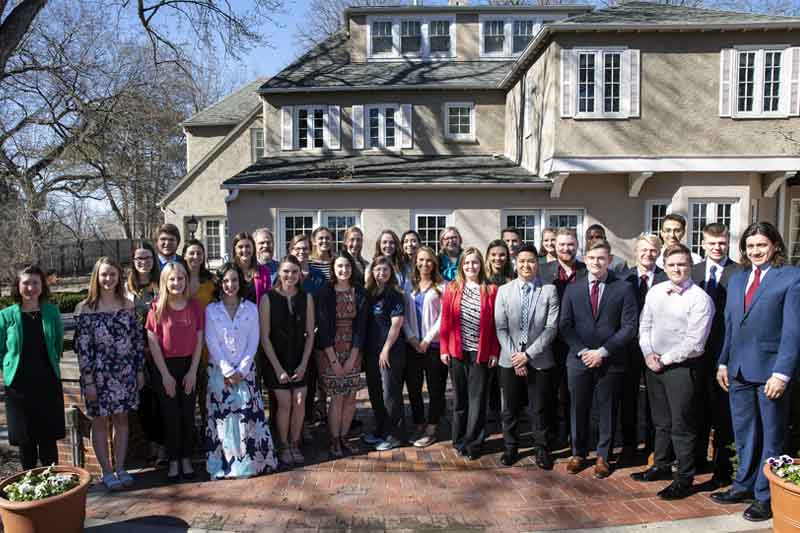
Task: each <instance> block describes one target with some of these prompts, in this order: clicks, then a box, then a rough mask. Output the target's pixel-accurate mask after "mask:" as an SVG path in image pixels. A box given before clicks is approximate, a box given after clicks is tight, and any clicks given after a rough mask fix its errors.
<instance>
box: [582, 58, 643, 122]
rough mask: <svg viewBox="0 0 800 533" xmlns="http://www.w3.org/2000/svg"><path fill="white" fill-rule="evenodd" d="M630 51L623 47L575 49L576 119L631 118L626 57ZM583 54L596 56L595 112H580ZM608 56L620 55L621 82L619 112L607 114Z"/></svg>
mask: <svg viewBox="0 0 800 533" xmlns="http://www.w3.org/2000/svg"><path fill="white" fill-rule="evenodd" d="M627 51H628V48H627V47H623V46H604V47H595V48H575V49H574V52H575V71H574V73H573V75H574V77H575V84H574V91H575V94H574V95H573V98H574V102H575V113H574V114H573V118H575V119H598V118H611V119H626V118H628V116H629V113H628V110H627V109H626V98H627V97H626V95H627V94H628V93H629V92H630V83H631V82H630V73H629V69H627V70H628V72H627V74H628V75H627V76H626V68H625V62H626V61H627V59H626V57H625V55H626V52H627ZM582 54H594V86H595V87H594V111H592V112H585V111H581V110H580V56H581V55H582ZM606 54H619V55H620V59H619V61H620V76H619V77H620V81H619V111H616V112H611V111H609V112H606V111H605V110H604V103H605V102H604V96H605V56H606Z"/></svg>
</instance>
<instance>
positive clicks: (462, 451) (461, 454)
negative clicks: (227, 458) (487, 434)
mask: <svg viewBox="0 0 800 533" xmlns="http://www.w3.org/2000/svg"><path fill="white" fill-rule="evenodd" d="M453 449H454V450H455V451H456V455H458V456H459V457H466V456H467V450H465V449H464V448H458V447H455V446H454V447H453Z"/></svg>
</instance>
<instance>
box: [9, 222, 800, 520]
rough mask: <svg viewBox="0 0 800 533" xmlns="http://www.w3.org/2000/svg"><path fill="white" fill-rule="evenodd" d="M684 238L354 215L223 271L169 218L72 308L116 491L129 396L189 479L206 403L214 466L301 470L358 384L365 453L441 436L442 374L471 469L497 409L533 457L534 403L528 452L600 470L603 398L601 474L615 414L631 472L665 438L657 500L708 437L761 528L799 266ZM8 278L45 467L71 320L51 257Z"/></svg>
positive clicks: (239, 257) (541, 461)
mask: <svg viewBox="0 0 800 533" xmlns="http://www.w3.org/2000/svg"><path fill="white" fill-rule="evenodd" d="M685 230H686V222H685V220H684V219H683V217H681V216H679V215H674V214H671V215H667V217H666V218H665V219H664V221H663V223H662V226H661V229H660V235H651V234H642V235H641V236H639V237H638V238H637V239H636V242H635V244H634V257H635V261H636V264H635V265H634V266H632V267H630V268H628V265H627V264H626V263H625V261H624V260H623V259H622V258H621V257H619V256H615V255H613V254H612V253H611V247H610V245H609V243H608V241H607V240H606V235H605V230H604V229H603V228H602V227H601V226H599V225H593V226H591V227H589V228H588V230H587V232H586V235H585V247H584V248H585V249H584V254H583V256H582V257H581V258H580V259H579V258H578V257H577V251H578V239H577V236H576V234H575V232H574V231H573V230H570V229H558V230H553V229H547V230H545V231H544V232H543V234H542V237H541V241H542V246H541V249H539V250H537V249H536V248H534V247H533V246H532V245H529V244H524V243H523V239H522V235H521V234H520V232H519V231H518V230H516V229H514V228H506V229H504V230H503V231H502V234H501V238H500V239H497V240H494V241H492V242H491V243H489V245H488V247H487V248H486V250H485V253H483V252H482V251H481V250H479V249H478V248H475V247H464V246H463V243H462V238H461V235H460V233H459V231H458V229H457V228H455V227H448V228H446V229H445V230H443V231H442V233H441V236H440V240H439V253H437V252H436V251H435V250H434V249H432V248H430V247H428V246H423V245H421V239H420V236H419V235H418V234H417V233H416V232H414V231H407V232H405V233H404V234H403V235H402V236H399V237H398V235H397V234H396V233H395V232H393V231H391V230H384V231H382V232H381V233H380V235H379V237H378V239H377V241H376V242H375V250H374V254H373V256H372V257H371V258H370V259H369V260H367V259H365V258H364V257H363V244H364V236H363V233H362V231H361V230H360V229H359V228H357V227H351V228H349V229H348V230H347V231H346V233H345V235H344V242H343V246H342V249H341V250H338V251H337V250H335V249H334V248H335V247H334V235H333V233H332V232H331V231H330V230H329V229H327V228H325V227H319V228H316V229H315V230H314V231H313V232H312V233H311V235H305V234H299V235H297V236H295V237H294V238H293V239H292V240H291V241H290V242H289V243H288V246H287V248H288V250H287V251H288V253H287V255H286V256H285V257H283V258H281V259H280V260H277V259H275V258H274V257H273V253H274V239H273V235H272V233H271V232H270V231H269V230H268V229H266V228H261V229H258V230H255V231H254V232H253V233H252V235H251V234H249V233H240V234H237V235H236V236H234V238H233V247H232V260H231V261H230V262H226V263H225V264H224V265H223V266H222V267H221V268H219V269H218V271H217V272H216V273H215V274H212V273H211V272H209V270H208V269H207V266H206V255H205V249H204V247H203V244H202V242H200V241H198V240H195V239H191V240H189V241H188V242H186V243H185V244H184V245H183V248H182V253H181V254H180V255H178V254H177V250H178V246H179V245H180V240H181V239H180V233H179V231H178V228H177V227H175V226H173V225H169V224H165V225H162V226H161V227H160V228H159V230H158V236H157V239H156V243H155V247H153V246H152V245H150V244H149V243H148V242H146V241H138V242H136V243H134V246H133V247H132V249H133V252H132V264H133V268H132V269H131V271H130V272H129V274H128V276H127V278H126V277H125V276H124V272H123V269H122V267H121V266H120V265H119V264H117V263H116V262H115V261H113V260H111V259H109V258H101V259H99V260H98V261H97V263H96V265H95V266H94V269H93V272H92V276H91V280H90V286H89V290H88V295H87V298H86V299H85V300H84V301H83V302H82V303H81V304H80V305H79V306H78V307H77V308H76V311H75V313H76V331H75V340H74V349H75V352H76V353H77V355H78V360H79V365H80V371H81V388H82V392H83V396H84V399H85V401H86V411H87V414H88V415H89V416H90V417H91V418H92V442H93V445H94V449H95V453H96V455H97V458H98V461H99V462H100V465H101V467H102V470H103V478H102V480H103V483H104V484H105V485H106V486H107V487H108V488H109V489H112V490H114V489H118V488H120V487H122V486H129V485H131V484H132V483H133V478H132V477H131V476H130V474H128V473H127V472H126V471H125V469H124V463H125V455H126V444H127V438H128V422H127V413H129V412H131V411H133V410H138V413H139V418H140V420H141V422H142V426H143V428H144V430H145V432H146V434H147V438H148V439H149V440H150V441H151V442H152V443H153V444H154V452H157V451H159V450H160V451H161V452H162V453H163V455H164V456H165V457H164V458H165V459H166V460H167V464H168V468H167V477H168V479H169V480H173V481H174V480H178V479H181V478H190V479H191V478H193V477H194V476H195V472H194V470H193V467H192V462H191V457H192V452H193V450H194V446H195V444H196V442H195V413H196V409H197V408H199V412H200V413H201V420H202V424H203V425H202V427H201V431H202V438H201V442H202V447H203V449H204V450H205V452H206V455H207V461H206V469H207V471H208V473H209V475H210V476H211V478H212V479H218V478H240V477H249V476H254V475H259V474H262V473H265V472H270V471H273V470H275V469H276V468H278V466H279V464H280V465H283V466H286V467H289V466H291V465H295V464H302V463H303V462H304V461H305V458H304V456H303V453H302V451H301V442H302V435H303V427H304V423H307V422H308V421H309V419H310V418H312V417H318V418H325V419H326V423H327V429H328V432H329V437H330V439H329V440H330V444H329V446H330V450H329V451H330V455H331V456H332V457H334V458H336V457H342V456H343V455H344V454H346V453H356V452H357V447H355V446H354V444H353V442H352V441H350V440H349V439H348V438H347V436H348V434H349V433H350V430H351V425H352V424H353V420H354V414H355V410H356V409H355V408H356V393H357V392H358V391H359V390H361V389H363V388H365V387H366V388H367V390H368V395H369V400H370V404H371V407H372V411H373V415H374V422H375V426H374V428H372V431H364V432H363V434H362V437H361V438H362V440H363V442H364V443H366V444H367V445H370V446H374V447H375V448H376V449H377V450H382V451H385V450H391V449H393V448H396V447H399V446H403V445H405V444H406V443H407V442H409V441H410V442H411V443H412V444H413V445H414V446H417V447H426V446H430V445H432V444H433V443H435V442H436V440H437V434H438V431H437V430H438V428H439V425H440V423H441V420H442V416H443V414H444V412H445V406H446V402H445V390H446V384H447V378H448V375H449V376H450V380H451V382H452V386H453V392H454V399H453V409H452V420H451V422H452V436H451V438H452V446H453V447H454V448H455V450H456V452H457V453H459V454H460V455H462V456H464V457H466V458H468V459H470V460H476V459H478V458H479V457H481V454H482V453H483V446H484V442H485V440H486V439H487V414H488V413H489V412H492V411H500V412H501V413H500V418H501V422H502V430H503V442H504V446H505V451H504V452H503V454H502V456H501V459H500V461H501V463H502V464H504V465H507V466H510V465H513V464H514V463H515V462H517V461H518V459H519V448H520V437H519V434H520V418H521V416H520V415H521V412H522V411H523V409H526V408H527V410H528V418H529V421H530V424H531V434H532V439H533V445H534V458H535V462H536V464H537V465H538V466H539V467H541V468H544V469H551V468H552V467H553V459H552V455H551V450H552V449H553V448H554V447H555V446H558V445H560V444H566V443H569V446H570V447H571V451H572V456H571V458H570V459H569V461H568V463H567V465H566V469H567V472H569V473H570V474H576V473H578V472H580V471H581V470H583V469H584V468H585V467H586V466H588V462H587V457H588V453H589V450H590V447H591V446H592V442H591V433H592V432H591V423H592V413H593V412H594V413H596V414H597V419H598V439H597V442H596V446H595V449H596V452H597V458H596V461H595V463H594V467H593V468H594V476H595V477H597V478H600V479H602V478H605V477H607V476H609V475H610V474H611V471H612V466H611V465H612V463H613V462H614V461H612V456H613V450H614V444H615V443H614V437H615V433H616V429H617V425H618V423H619V424H621V427H622V435H623V442H622V452H621V454H620V455H619V456H618V457H617V458H616V459H617V460H616V464H625V463H629V464H632V463H633V461H634V460H635V456H636V454H637V453H642V452H649V451H650V450H652V451H653V457H652V459H653V460H652V463H651V466H649V467H648V468H647V469H646V470H644V471H642V472H637V473H635V474H633V475H632V477H633V478H634V479H635V480H637V481H641V482H648V481H655V480H660V479H673V482H672V484H670V485H669V486H668V487H666V488H665V489H663V490H662V491H660V492H659V496H660V497H661V498H664V499H667V500H669V499H680V498H684V497H686V496H688V495H689V494H691V493H692V490H693V489H692V484H693V479H694V476H695V473H696V472H697V470H698V468H701V467H705V466H706V463H708V462H709V460H708V448H709V435H710V433H711V430H712V429H713V430H714V440H713V443H714V446H713V457H712V459H711V461H710V464H711V467H712V468H713V472H714V475H713V478H712V485H713V486H714V487H715V488H721V487H724V486H727V485H729V484H730V483H731V481H733V485H732V487H731V488H730V489H728V490H726V491H722V492H715V493H714V494H712V498H713V499H715V500H716V501H718V502H720V503H739V502H743V501H749V502H751V503H752V504H751V506H750V507H749V508H748V509H747V511H746V512H745V516H746V517H747V518H750V519H753V520H760V519H765V518H769V516H771V511H770V504H769V502H770V500H769V489H768V485H767V482H766V480H765V478H764V476H763V473H762V472H761V468H760V465H762V464H763V462H764V460H765V458H766V457H769V456H771V455H778V454H780V453H781V452H783V451H784V447H785V445H786V440H787V432H788V425H789V399H788V397H789V384H790V382H791V379H792V378H793V377H794V375H795V373H796V370H797V368H796V366H797V359H798V354H800V335H798V326H797V324H798V320H797V319H798V313H800V307H798V306H800V300H799V299H800V270H798V269H797V268H795V267H792V266H789V265H787V264H786V249H785V246H784V244H783V241H782V238H781V236H780V234H779V233H778V232H777V230H776V229H775V228H774V227H773V226H772V225H770V224H768V223H756V224H753V225H751V226H750V227H749V228H747V230H746V231H745V232H744V233H743V235H742V236H741V238H740V252H741V258H742V264H741V265H738V264H736V263H734V262H733V261H732V260H731V259H730V258H729V257H728V246H729V233H728V229H727V228H726V227H725V226H724V225H721V224H709V225H708V226H706V227H705V228H704V229H703V241H702V246H703V249H704V251H705V259H702V260H701V259H700V258H699V257H698V256H696V254H693V253H692V252H691V251H690V250H689V249H688V248H687V247H686V246H684V245H683V244H681V242H680V241H681V240H682V238H683V236H684V234H685ZM13 291H14V297H15V299H16V301H17V302H18V303H17V305H15V306H12V307H10V308H7V309H5V310H3V311H2V312H0V336H3V338H0V350H2V359H3V378H4V381H5V384H6V402H7V404H8V417H9V434H10V440H11V443H12V444H18V445H20V451H21V458H22V463H23V467H25V468H30V467H32V466H34V465H35V464H36V462H37V460H41V462H42V463H43V464H48V463H50V462H54V461H55V460H56V453H55V442H56V440H57V439H59V438H63V436H64V422H63V414H61V413H63V400H62V399H61V388H60V383H59V381H58V376H59V368H58V359H59V357H60V354H61V349H62V343H63V325H62V322H61V318H60V315H59V313H58V310H57V308H55V307H54V306H53V305H52V304H50V303H48V294H49V289H48V286H47V281H46V279H45V276H44V274H43V273H42V272H41V270H39V269H38V268H37V267H35V266H29V267H26V268H24V269H22V270H20V271H19V273H18V275H17V279H16V280H15V285H14V289H13ZM362 371H363V374H362ZM642 383H645V384H646V389H647V394H646V400H647V405H646V406H645V409H644V411H645V413H646V415H647V416H646V424H645V425H644V426H643V427H642V426H641V425H640V424H639V423H638V421H639V411H640V409H639V406H638V400H639V396H640V394H639V392H640V386H641V384H642ZM262 385H263V387H265V388H266V389H267V390H268V391H269V413H270V419H269V420H268V419H267V418H266V416H265V408H264V407H265V406H264V405H263V401H262V395H261V386H262ZM425 385H427V391H428V397H429V401H428V405H427V409H426V406H425V402H424V396H423V387H424V386H425ZM404 389H405V390H407V392H408V396H409V401H410V404H411V418H412V423H413V427H412V428H411V430H410V431H409V428H407V427H406V423H405V420H404V400H403V390H404ZM315 397H316V398H317V401H316V402H315ZM315 405H317V406H324V407H323V408H322V409H316V410H315ZM112 428H113V437H112V438H113V443H114V446H113V451H114V457H113V458H111V457H110V456H109V450H108V441H109V430H110V429H112ZM409 433H410V434H409ZM273 434H274V435H275V439H274V441H273ZM734 440H735V443H736V450H737V452H738V461H739V466H738V470H737V472H736V473H735V476H734V472H733V468H732V465H731V456H732V455H733V452H732V451H731V449H730V444H732V443H733V442H734ZM273 442H274V444H273ZM642 443H644V448H640V445H641V444H642ZM675 464H677V469H676V471H675V473H674V474H673V466H674V465H675Z"/></svg>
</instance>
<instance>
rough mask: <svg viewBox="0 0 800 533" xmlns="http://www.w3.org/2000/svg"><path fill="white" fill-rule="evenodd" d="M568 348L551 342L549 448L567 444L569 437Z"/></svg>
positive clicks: (556, 341)
mask: <svg viewBox="0 0 800 533" xmlns="http://www.w3.org/2000/svg"><path fill="white" fill-rule="evenodd" d="M568 353H569V346H568V345H567V343H565V342H564V341H563V340H561V339H559V338H556V340H555V341H554V342H553V356H554V357H555V360H556V364H555V366H554V367H553V375H552V386H551V399H550V400H548V402H547V405H548V407H547V409H548V418H549V419H550V421H551V423H550V426H551V427H550V434H549V435H548V437H547V438H548V441H549V442H550V444H551V446H554V445H555V444H556V443H564V442H567V439H568V438H569V436H570V411H571V409H570V394H569V386H568V383H567V355H568Z"/></svg>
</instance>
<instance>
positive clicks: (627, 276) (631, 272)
mask: <svg viewBox="0 0 800 533" xmlns="http://www.w3.org/2000/svg"><path fill="white" fill-rule="evenodd" d="M620 277H621V278H622V279H624V280H625V281H627V282H628V283H630V285H631V287H633V290H634V291H636V306H637V307H638V309H639V313H641V312H642V309H643V308H644V299H643V298H642V297H641V293H640V292H639V268H638V267H635V266H634V267H631V268H629V269H628V270H626V271H625V272H623V273H622V274H620ZM662 281H669V277H667V273H666V272H664V271H663V270H661V269H660V268H659V267H656V268H655V272H654V273H653V285H656V284H658V283H661V282H662ZM653 285H650V288H653ZM637 344H638V343H637Z"/></svg>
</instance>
